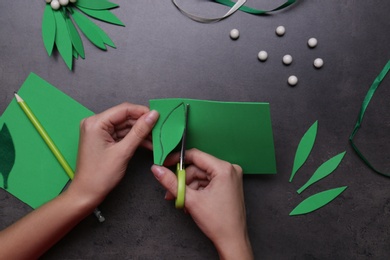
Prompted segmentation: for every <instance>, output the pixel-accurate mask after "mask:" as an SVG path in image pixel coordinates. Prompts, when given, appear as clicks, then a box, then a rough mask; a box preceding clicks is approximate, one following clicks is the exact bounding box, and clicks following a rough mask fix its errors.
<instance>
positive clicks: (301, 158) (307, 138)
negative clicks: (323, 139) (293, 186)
mask: <svg viewBox="0 0 390 260" xmlns="http://www.w3.org/2000/svg"><path fill="white" fill-rule="evenodd" d="M317 127H318V121H315V122H314V124H313V125H312V126H311V127H310V128H309V129H308V130H307V131H306V133H305V134H304V135H303V137H302V139H301V141H300V142H299V144H298V148H297V151H296V152H295V158H294V164H293V169H292V172H291V177H290V180H289V181H290V182H291V181H292V180H293V178H294V176H295V174H296V172H297V171H298V170H299V168H301V166H302V165H303V164H304V163H305V161H306V159H307V157H309V154H310V152H311V149H312V148H313V145H314V141H315V139H316V136H317Z"/></svg>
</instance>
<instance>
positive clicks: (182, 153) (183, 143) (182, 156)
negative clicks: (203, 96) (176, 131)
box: [179, 104, 190, 170]
mask: <svg viewBox="0 0 390 260" xmlns="http://www.w3.org/2000/svg"><path fill="white" fill-rule="evenodd" d="M189 109H190V104H186V105H185V107H184V120H185V123H184V130H183V136H182V139H181V149H180V166H179V167H180V170H183V169H184V164H185V153H186V141H187V124H188V110H189Z"/></svg>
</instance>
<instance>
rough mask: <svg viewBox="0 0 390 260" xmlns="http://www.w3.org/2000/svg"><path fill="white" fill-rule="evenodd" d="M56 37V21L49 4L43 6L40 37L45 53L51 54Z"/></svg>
mask: <svg viewBox="0 0 390 260" xmlns="http://www.w3.org/2000/svg"><path fill="white" fill-rule="evenodd" d="M55 37H56V21H55V18H54V14H53V9H52V8H51V7H50V5H49V4H47V5H46V6H45V11H44V12H43V17H42V39H43V44H44V45H45V49H46V51H47V54H48V55H49V56H51V54H52V53H53V48H54V41H55Z"/></svg>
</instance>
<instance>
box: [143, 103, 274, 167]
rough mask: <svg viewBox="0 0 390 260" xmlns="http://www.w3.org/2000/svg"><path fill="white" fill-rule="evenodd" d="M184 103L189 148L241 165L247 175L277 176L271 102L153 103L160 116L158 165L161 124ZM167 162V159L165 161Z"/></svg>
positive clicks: (157, 149) (155, 140) (155, 151)
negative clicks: (275, 174) (185, 105)
mask: <svg viewBox="0 0 390 260" xmlns="http://www.w3.org/2000/svg"><path fill="white" fill-rule="evenodd" d="M182 102H184V103H185V104H189V105H190V108H189V114H188V129H187V149H190V148H197V149H199V150H202V151H204V152H207V153H210V154H212V155H214V156H216V157H218V158H220V159H223V160H226V161H229V162H230V163H235V164H238V165H240V166H241V167H242V168H243V171H244V173H247V174H274V173H276V160H275V149H274V142H273V134H272V125H271V116H270V107H269V104H268V103H260V102H217V101H206V100H194V99H178V98H173V99H153V100H150V108H151V109H154V110H157V111H158V112H159V113H160V118H159V120H158V122H157V124H156V126H155V127H154V129H153V133H152V135H153V154H154V163H155V164H161V162H160V158H162V157H161V154H162V148H161V147H160V146H161V145H160V144H161V142H160V132H161V128H162V125H163V124H164V123H166V122H168V120H167V117H168V115H169V114H170V113H171V112H172V111H173V109H175V108H176V107H178V105H180V103H182ZM170 123H173V124H180V122H170ZM174 139H175V138H173V139H172V140H174ZM175 140H177V138H176V139H175ZM169 152H170V151H169ZM164 160H165V157H164V158H163V159H162V161H164Z"/></svg>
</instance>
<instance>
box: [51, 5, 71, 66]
mask: <svg viewBox="0 0 390 260" xmlns="http://www.w3.org/2000/svg"><path fill="white" fill-rule="evenodd" d="M54 17H55V20H56V24H57V30H56V39H55V42H56V46H57V49H58V51H59V53H60V54H61V56H62V58H63V60H64V61H65V63H66V65H67V66H68V68H69V69H70V70H72V62H73V55H72V53H73V51H72V42H71V40H70V34H69V32H68V26H67V25H66V22H65V18H64V14H63V13H62V12H61V11H55V12H54Z"/></svg>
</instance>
